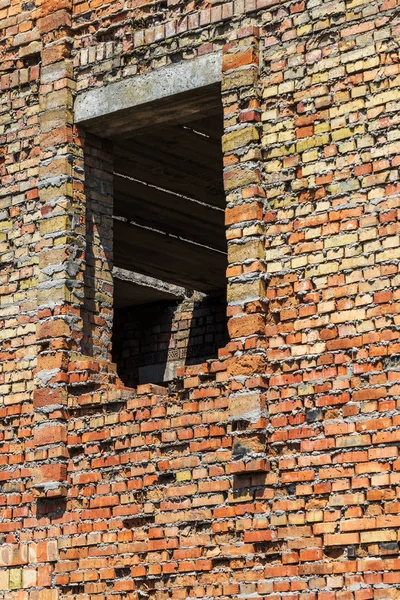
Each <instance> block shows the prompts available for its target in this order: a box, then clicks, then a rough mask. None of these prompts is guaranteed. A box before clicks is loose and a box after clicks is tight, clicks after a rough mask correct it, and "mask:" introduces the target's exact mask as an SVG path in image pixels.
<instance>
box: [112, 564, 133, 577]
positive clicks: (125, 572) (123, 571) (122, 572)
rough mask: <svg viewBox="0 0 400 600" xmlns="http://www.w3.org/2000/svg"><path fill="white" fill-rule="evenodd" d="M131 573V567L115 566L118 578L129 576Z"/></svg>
mask: <svg viewBox="0 0 400 600" xmlns="http://www.w3.org/2000/svg"><path fill="white" fill-rule="evenodd" d="M130 574H131V568H130V567H115V577H116V578H117V579H123V578H124V577H129V575H130Z"/></svg>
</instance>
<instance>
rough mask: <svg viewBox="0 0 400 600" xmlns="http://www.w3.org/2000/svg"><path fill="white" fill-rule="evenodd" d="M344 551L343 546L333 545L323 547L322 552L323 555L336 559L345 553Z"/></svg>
mask: <svg viewBox="0 0 400 600" xmlns="http://www.w3.org/2000/svg"><path fill="white" fill-rule="evenodd" d="M345 551H346V547H345V546H335V547H332V548H330V547H328V548H324V553H325V556H328V557H329V558H332V559H335V560H336V559H338V558H340V557H341V556H343V555H344V554H345Z"/></svg>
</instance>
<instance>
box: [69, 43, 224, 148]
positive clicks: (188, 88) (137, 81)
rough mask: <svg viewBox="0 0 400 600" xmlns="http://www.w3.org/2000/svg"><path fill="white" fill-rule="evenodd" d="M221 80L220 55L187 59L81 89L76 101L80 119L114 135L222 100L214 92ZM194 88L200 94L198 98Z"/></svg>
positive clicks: (96, 130)
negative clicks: (98, 85)
mask: <svg viewBox="0 0 400 600" xmlns="http://www.w3.org/2000/svg"><path fill="white" fill-rule="evenodd" d="M220 82H221V53H219V52H216V53H212V54H207V55H204V56H200V57H198V58H194V59H190V60H185V61H182V62H180V63H176V64H172V65H169V66H167V67H162V68H160V69H157V70H155V71H151V72H150V73H143V74H142V75H136V76H135V77H129V78H127V79H123V80H121V81H116V82H114V83H110V84H108V85H103V86H101V87H99V88H93V89H90V90H87V91H83V92H80V93H79V94H78V96H77V98H76V100H75V123H79V124H82V125H84V126H85V127H86V128H87V129H88V130H89V131H92V132H94V133H98V134H99V135H103V136H104V137H113V135H118V134H121V133H122V132H124V130H126V129H127V128H128V133H129V132H131V131H133V130H137V129H139V128H142V127H144V126H146V125H148V122H147V121H149V122H151V121H150V118H151V117H152V118H153V122H154V119H155V118H156V117H157V122H163V121H165V120H171V114H172V113H173V111H175V112H176V118H178V119H179V118H181V117H182V115H186V117H188V116H192V115H196V114H199V111H200V114H201V112H204V111H206V110H211V109H212V108H213V107H214V104H215V102H216V101H219V102H220V98H218V94H215V90H214V87H215V86H216V85H218V84H220ZM208 90H209V91H208ZM190 92H192V93H193V92H196V94H195V96H194V97H193V99H192V98H191V97H190ZM185 93H189V96H188V98H187V99H186V100H184V101H183V103H182V100H179V101H178V102H177V99H176V96H178V95H180V94H185ZM196 97H197V102H195V100H196ZM199 98H200V102H199ZM155 108H157V113H158V114H157V115H155V114H154V109H155ZM160 108H161V109H162V110H161V111H160V110H159V109H160ZM171 111H172V112H171ZM125 133H126V131H125Z"/></svg>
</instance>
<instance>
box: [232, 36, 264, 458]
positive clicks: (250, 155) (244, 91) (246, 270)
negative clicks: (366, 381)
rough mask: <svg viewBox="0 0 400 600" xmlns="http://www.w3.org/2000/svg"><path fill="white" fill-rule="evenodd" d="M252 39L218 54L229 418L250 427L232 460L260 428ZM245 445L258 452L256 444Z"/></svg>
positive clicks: (260, 250)
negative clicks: (222, 107) (221, 55)
mask: <svg viewBox="0 0 400 600" xmlns="http://www.w3.org/2000/svg"><path fill="white" fill-rule="evenodd" d="M258 36H259V31H258V28H257V27H254V26H251V25H250V26H248V27H245V28H242V29H238V30H236V31H234V32H233V33H232V38H231V39H230V40H229V42H228V43H227V45H226V46H225V47H224V54H223V62H222V68H223V78H222V98H223V106H224V119H225V125H224V136H223V153H224V182H225V192H226V199H227V209H226V225H227V239H228V270H227V276H228V319H229V321H228V328H229V335H230V343H229V345H228V349H229V351H230V353H231V355H232V358H231V359H230V361H229V363H230V364H229V367H228V376H229V380H230V388H231V396H230V418H231V420H232V421H233V422H238V421H245V422H247V424H248V427H247V428H244V429H245V430H244V433H243V435H241V436H240V439H239V438H237V439H236V442H234V453H235V447H240V448H241V449H242V450H241V452H242V451H243V448H244V446H245V445H246V444H245V439H244V436H248V432H249V431H250V430H252V429H262V428H263V427H265V421H264V417H263V410H264V396H263V391H264V387H265V385H266V381H265V371H266V365H265V348H264V333H265V282H264V278H263V273H264V262H263V258H264V237H263V236H264V222H263V212H264V207H263V201H264V190H263V186H262V163H261V159H262V156H261V148H260V127H261V114H260V105H261V102H260V99H261V90H260V74H259V39H258ZM234 428H235V427H234ZM242 429H243V428H242ZM246 429H247V432H246ZM260 436H261V437H262V434H260ZM236 437H237V436H236ZM261 437H260V440H261ZM260 440H259V441H260ZM251 446H252V448H253V449H254V448H255V446H256V447H257V449H258V450H260V451H263V450H264V446H263V444H262V440H261V443H260V444H259V443H258V442H257V443H256V444H255V446H254V443H252V444H251ZM248 448H250V446H248Z"/></svg>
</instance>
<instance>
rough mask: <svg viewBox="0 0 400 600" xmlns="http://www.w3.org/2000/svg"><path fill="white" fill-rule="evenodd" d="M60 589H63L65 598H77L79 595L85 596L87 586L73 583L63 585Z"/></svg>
mask: <svg viewBox="0 0 400 600" xmlns="http://www.w3.org/2000/svg"><path fill="white" fill-rule="evenodd" d="M60 587H61V588H62V591H63V596H75V594H76V595H79V594H84V592H85V586H84V585H82V584H81V583H76V584H74V583H71V584H70V585H63V586H60Z"/></svg>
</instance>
